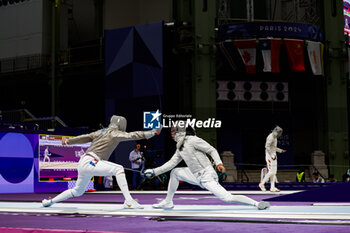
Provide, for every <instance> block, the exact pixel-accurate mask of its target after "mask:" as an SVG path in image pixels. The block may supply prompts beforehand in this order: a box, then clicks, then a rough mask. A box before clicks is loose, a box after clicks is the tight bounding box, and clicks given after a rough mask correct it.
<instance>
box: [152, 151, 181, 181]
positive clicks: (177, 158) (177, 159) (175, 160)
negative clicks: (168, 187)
mask: <svg viewBox="0 0 350 233" xmlns="http://www.w3.org/2000/svg"><path fill="white" fill-rule="evenodd" d="M181 160H182V158H181V156H180V155H179V154H178V153H177V151H176V152H175V154H174V155H173V157H171V159H170V160H169V161H168V162H166V163H164V164H163V165H162V166H160V167H157V168H154V169H153V172H154V175H156V176H158V175H160V174H163V173H165V172H167V171H170V170H171V169H173V168H174V167H175V166H176V165H178V164H179V163H180V162H181Z"/></svg>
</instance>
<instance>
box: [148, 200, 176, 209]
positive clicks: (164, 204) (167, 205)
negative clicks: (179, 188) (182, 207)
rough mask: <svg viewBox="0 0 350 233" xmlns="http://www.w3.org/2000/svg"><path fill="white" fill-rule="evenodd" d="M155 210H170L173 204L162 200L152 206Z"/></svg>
mask: <svg viewBox="0 0 350 233" xmlns="http://www.w3.org/2000/svg"><path fill="white" fill-rule="evenodd" d="M152 207H153V208H155V209H172V208H174V203H173V202H172V201H167V200H165V199H164V200H163V201H161V202H159V203H157V204H154V205H152Z"/></svg>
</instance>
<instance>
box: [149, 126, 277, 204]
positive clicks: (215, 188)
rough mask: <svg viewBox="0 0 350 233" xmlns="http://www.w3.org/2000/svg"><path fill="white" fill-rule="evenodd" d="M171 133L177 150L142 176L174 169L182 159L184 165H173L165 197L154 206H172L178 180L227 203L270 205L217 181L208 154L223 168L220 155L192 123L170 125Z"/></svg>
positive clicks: (219, 168) (150, 175) (217, 165)
mask: <svg viewBox="0 0 350 233" xmlns="http://www.w3.org/2000/svg"><path fill="white" fill-rule="evenodd" d="M171 133H172V137H173V139H174V140H175V141H176V148H177V149H176V152H175V154H174V155H173V157H172V158H171V159H170V160H169V161H168V162H166V163H165V164H163V165H162V166H160V167H157V168H154V169H147V170H146V171H145V173H144V174H145V176H146V177H148V178H151V177H154V176H158V175H160V174H162V173H165V172H167V171H169V170H171V169H173V168H174V167H175V166H176V165H177V164H179V163H180V162H181V161H182V160H184V161H185V163H186V164H187V167H186V168H185V167H181V168H175V169H173V170H172V171H171V173H170V180H169V184H168V191H167V196H166V198H165V199H164V200H163V201H161V202H159V203H158V204H154V205H153V208H159V209H171V208H173V207H174V204H173V197H174V194H175V192H176V190H177V188H178V186H179V181H185V182H187V183H190V184H193V185H198V186H200V187H202V188H204V189H207V190H209V191H210V192H211V193H213V194H214V195H215V196H216V197H218V198H219V199H220V200H222V201H224V202H228V203H240V204H246V205H252V206H256V207H257V208H258V209H259V210H262V209H266V208H269V206H270V204H269V203H268V202H265V201H261V202H257V201H255V200H253V199H251V198H249V197H246V196H243V195H232V194H230V193H229V192H228V191H227V190H226V189H225V188H224V187H222V186H221V185H220V184H219V182H218V176H217V173H216V172H215V170H214V168H213V167H212V164H211V162H210V160H209V158H208V157H207V154H208V155H210V156H211V158H212V159H213V160H214V163H215V165H216V168H217V170H219V171H220V172H225V170H226V169H225V167H224V166H223V164H222V161H221V159H220V156H219V154H218V152H217V151H216V149H215V148H214V147H212V146H211V145H210V144H209V143H207V142H206V141H204V140H203V139H201V138H199V137H197V136H196V134H195V131H194V129H193V128H192V127H187V128H186V129H185V127H180V126H175V127H173V128H172V132H171Z"/></svg>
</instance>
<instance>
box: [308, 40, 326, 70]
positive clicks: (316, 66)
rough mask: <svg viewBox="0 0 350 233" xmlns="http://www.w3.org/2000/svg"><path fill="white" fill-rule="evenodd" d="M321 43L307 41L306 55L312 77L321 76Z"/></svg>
mask: <svg viewBox="0 0 350 233" xmlns="http://www.w3.org/2000/svg"><path fill="white" fill-rule="evenodd" d="M322 49H323V46H322V43H321V42H316V41H307V53H308V55H309V61H310V65H311V70H312V73H313V74H314V75H323V67H322V65H323V61H322V60H323V59H322Z"/></svg>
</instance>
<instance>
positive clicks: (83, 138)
mask: <svg viewBox="0 0 350 233" xmlns="http://www.w3.org/2000/svg"><path fill="white" fill-rule="evenodd" d="M96 132H98V131H96ZM96 132H92V133H89V134H83V135H80V136H76V137H74V138H70V139H66V138H62V145H72V144H78V143H87V142H91V141H92V140H93V139H94V134H96Z"/></svg>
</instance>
